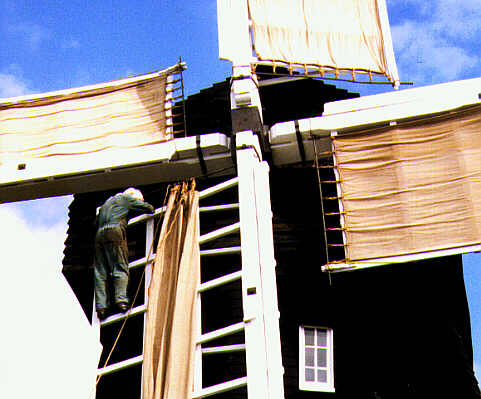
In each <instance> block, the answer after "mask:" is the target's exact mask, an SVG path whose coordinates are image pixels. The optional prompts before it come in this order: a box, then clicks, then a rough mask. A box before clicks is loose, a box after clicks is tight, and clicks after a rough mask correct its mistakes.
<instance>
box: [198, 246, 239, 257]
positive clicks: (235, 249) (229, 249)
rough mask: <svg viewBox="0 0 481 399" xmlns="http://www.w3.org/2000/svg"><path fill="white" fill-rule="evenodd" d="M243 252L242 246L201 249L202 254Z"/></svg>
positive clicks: (214, 254) (213, 254) (215, 254)
mask: <svg viewBox="0 0 481 399" xmlns="http://www.w3.org/2000/svg"><path fill="white" fill-rule="evenodd" d="M240 252H241V247H226V248H214V249H201V250H200V256H217V255H232V254H238V253H240Z"/></svg>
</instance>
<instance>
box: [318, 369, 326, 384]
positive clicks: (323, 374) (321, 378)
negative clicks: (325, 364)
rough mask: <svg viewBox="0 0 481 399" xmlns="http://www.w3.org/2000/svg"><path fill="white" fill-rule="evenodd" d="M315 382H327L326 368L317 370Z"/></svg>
mask: <svg viewBox="0 0 481 399" xmlns="http://www.w3.org/2000/svg"><path fill="white" fill-rule="evenodd" d="M317 382H327V370H317Z"/></svg>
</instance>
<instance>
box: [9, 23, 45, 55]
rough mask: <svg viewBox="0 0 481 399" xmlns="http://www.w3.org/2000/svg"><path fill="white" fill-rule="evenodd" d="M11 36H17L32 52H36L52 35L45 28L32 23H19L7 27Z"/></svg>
mask: <svg viewBox="0 0 481 399" xmlns="http://www.w3.org/2000/svg"><path fill="white" fill-rule="evenodd" d="M7 29H8V31H9V32H10V33H11V34H15V35H18V36H19V37H21V38H22V39H23V40H24V41H25V43H26V44H27V45H28V47H30V49H32V50H37V49H38V48H39V47H40V45H41V44H42V43H44V42H45V41H46V40H48V39H50V38H51V36H52V34H51V33H50V31H49V30H48V29H46V28H44V27H43V26H41V25H38V24H34V23H27V22H23V23H19V24H15V25H10V26H8V28H7Z"/></svg>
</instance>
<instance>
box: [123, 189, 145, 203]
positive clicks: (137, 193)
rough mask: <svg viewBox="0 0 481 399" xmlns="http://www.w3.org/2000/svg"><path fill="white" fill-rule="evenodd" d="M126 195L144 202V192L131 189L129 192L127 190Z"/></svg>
mask: <svg viewBox="0 0 481 399" xmlns="http://www.w3.org/2000/svg"><path fill="white" fill-rule="evenodd" d="M124 194H126V195H130V196H131V197H134V198H135V199H138V200H140V201H143V200H144V196H143V195H142V192H141V191H140V190H137V189H136V188H133V187H129V188H128V189H127V190H125V191H124Z"/></svg>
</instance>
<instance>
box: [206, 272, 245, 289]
mask: <svg viewBox="0 0 481 399" xmlns="http://www.w3.org/2000/svg"><path fill="white" fill-rule="evenodd" d="M241 278H242V271H238V272H234V273H230V274H226V275H225V276H222V277H218V278H215V279H213V280H210V281H206V282H205V283H202V284H200V286H199V292H205V291H209V290H211V289H213V288H216V287H220V286H222V285H225V284H228V283H231V282H233V281H236V280H240V279H241Z"/></svg>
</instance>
